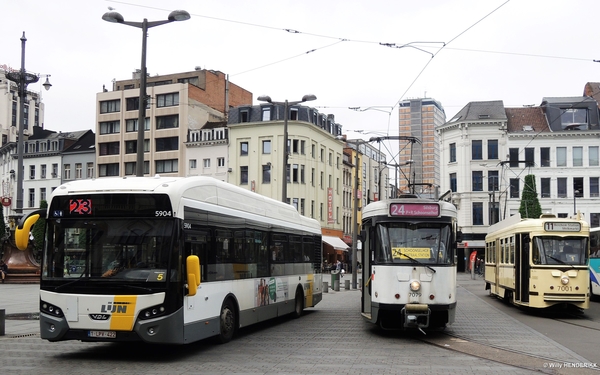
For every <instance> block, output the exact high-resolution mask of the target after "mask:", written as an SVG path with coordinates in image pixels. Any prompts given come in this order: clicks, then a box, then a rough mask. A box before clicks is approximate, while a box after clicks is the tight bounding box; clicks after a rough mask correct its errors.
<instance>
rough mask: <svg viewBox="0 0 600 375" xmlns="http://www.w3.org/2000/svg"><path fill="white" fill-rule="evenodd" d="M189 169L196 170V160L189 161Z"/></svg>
mask: <svg viewBox="0 0 600 375" xmlns="http://www.w3.org/2000/svg"><path fill="white" fill-rule="evenodd" d="M190 169H196V159H190Z"/></svg>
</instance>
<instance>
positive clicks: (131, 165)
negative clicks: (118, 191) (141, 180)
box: [125, 161, 150, 176]
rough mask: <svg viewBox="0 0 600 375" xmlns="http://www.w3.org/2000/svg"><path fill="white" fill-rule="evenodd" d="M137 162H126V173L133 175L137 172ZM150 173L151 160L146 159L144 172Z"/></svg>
mask: <svg viewBox="0 0 600 375" xmlns="http://www.w3.org/2000/svg"><path fill="white" fill-rule="evenodd" d="M136 165H137V163H136V162H128V163H125V175H126V176H132V175H135V174H136V173H137V168H136ZM148 173H150V162H149V161H144V174H148Z"/></svg>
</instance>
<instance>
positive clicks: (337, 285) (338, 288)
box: [333, 279, 340, 292]
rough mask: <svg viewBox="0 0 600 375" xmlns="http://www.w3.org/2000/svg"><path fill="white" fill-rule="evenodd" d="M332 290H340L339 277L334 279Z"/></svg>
mask: <svg viewBox="0 0 600 375" xmlns="http://www.w3.org/2000/svg"><path fill="white" fill-rule="evenodd" d="M333 290H335V291H336V292H339V291H340V279H336V280H335V282H334V283H333Z"/></svg>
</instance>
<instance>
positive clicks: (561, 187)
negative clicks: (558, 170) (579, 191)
mask: <svg viewBox="0 0 600 375" xmlns="http://www.w3.org/2000/svg"><path fill="white" fill-rule="evenodd" d="M556 194H557V196H558V198H566V197H567V178H566V177H559V178H557V179H556Z"/></svg>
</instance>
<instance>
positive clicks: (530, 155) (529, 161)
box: [525, 147, 535, 167]
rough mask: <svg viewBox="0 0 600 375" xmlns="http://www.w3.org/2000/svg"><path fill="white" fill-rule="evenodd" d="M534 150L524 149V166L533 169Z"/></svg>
mask: <svg viewBox="0 0 600 375" xmlns="http://www.w3.org/2000/svg"><path fill="white" fill-rule="evenodd" d="M534 154H535V149H534V148H532V147H526V148H525V166H526V167H533V166H534V165H535V160H534Z"/></svg>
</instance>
